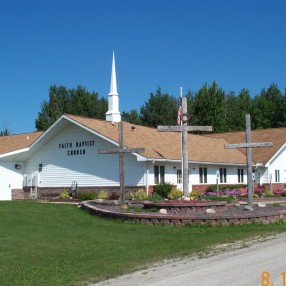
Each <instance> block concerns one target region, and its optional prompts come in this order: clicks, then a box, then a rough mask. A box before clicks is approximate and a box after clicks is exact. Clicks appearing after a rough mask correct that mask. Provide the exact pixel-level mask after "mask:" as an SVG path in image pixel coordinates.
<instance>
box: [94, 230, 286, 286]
mask: <svg viewBox="0 0 286 286" xmlns="http://www.w3.org/2000/svg"><path fill="white" fill-rule="evenodd" d="M263 240H264V241H262V242H261V239H258V240H257V241H252V242H247V243H242V244H237V243H236V244H235V245H223V246H221V247H220V248H221V249H216V250H215V253H217V252H220V254H215V255H212V256H210V257H206V258H198V257H193V258H188V259H182V260H177V261H171V262H170V261H165V262H164V263H163V264H162V265H156V266H154V267H152V268H148V269H144V270H140V271H137V272H134V273H132V274H129V275H125V276H121V277H118V278H115V279H111V280H107V281H104V282H101V283H97V284H94V285H96V286H129V285H130V286H131V285H132V286H143V285H144V286H169V285H170V286H171V285H172V286H176V285H191V286H202V285H205V286H219V285H223V286H261V285H262V286H263V285H265V286H285V285H286V273H285V274H283V275H282V274H281V273H282V272H286V234H282V235H278V236H275V237H268V238H266V239H263ZM245 246H247V247H245ZM241 247H243V248H241ZM235 248H239V249H236V250H235ZM226 249H232V250H231V251H225V250H226ZM263 271H268V272H269V274H270V277H269V278H268V280H267V279H266V280H263V281H262V280H261V279H262V273H263ZM264 275H265V277H264V278H267V277H268V276H267V274H266V273H265V274H264ZM283 276H284V277H283ZM284 279H285V281H284Z"/></svg>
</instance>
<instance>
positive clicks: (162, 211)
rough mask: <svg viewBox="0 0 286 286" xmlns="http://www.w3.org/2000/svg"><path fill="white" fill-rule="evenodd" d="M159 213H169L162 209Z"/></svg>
mask: <svg viewBox="0 0 286 286" xmlns="http://www.w3.org/2000/svg"><path fill="white" fill-rule="evenodd" d="M159 213H160V214H167V213H168V212H167V210H166V209H160V210H159Z"/></svg>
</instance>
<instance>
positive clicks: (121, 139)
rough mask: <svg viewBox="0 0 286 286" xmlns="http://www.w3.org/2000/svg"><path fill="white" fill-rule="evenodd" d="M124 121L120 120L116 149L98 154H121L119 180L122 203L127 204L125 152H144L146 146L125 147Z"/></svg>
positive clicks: (99, 151) (100, 151) (101, 151)
mask: <svg viewBox="0 0 286 286" xmlns="http://www.w3.org/2000/svg"><path fill="white" fill-rule="evenodd" d="M123 131H124V130H123V122H122V121H120V122H118V141H119V142H118V143H119V144H118V145H119V148H115V149H104V150H103V149H101V150H98V154H119V182H120V203H121V204H122V205H124V204H125V174H124V154H125V153H142V152H144V151H145V148H125V147H124V132H123Z"/></svg>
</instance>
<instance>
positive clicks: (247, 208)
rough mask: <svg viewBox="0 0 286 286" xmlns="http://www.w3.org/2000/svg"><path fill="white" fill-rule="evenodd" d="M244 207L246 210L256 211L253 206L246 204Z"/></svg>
mask: <svg viewBox="0 0 286 286" xmlns="http://www.w3.org/2000/svg"><path fill="white" fill-rule="evenodd" d="M243 209H244V210H246V211H250V212H253V211H254V209H253V207H252V206H245V207H244V208H243Z"/></svg>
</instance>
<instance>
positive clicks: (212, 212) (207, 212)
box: [206, 209, 215, 214]
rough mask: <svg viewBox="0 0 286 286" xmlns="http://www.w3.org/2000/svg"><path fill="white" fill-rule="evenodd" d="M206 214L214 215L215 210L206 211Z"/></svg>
mask: <svg viewBox="0 0 286 286" xmlns="http://www.w3.org/2000/svg"><path fill="white" fill-rule="evenodd" d="M206 214H215V210H213V209H206Z"/></svg>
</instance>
